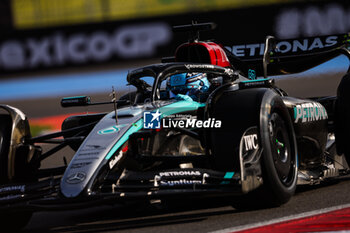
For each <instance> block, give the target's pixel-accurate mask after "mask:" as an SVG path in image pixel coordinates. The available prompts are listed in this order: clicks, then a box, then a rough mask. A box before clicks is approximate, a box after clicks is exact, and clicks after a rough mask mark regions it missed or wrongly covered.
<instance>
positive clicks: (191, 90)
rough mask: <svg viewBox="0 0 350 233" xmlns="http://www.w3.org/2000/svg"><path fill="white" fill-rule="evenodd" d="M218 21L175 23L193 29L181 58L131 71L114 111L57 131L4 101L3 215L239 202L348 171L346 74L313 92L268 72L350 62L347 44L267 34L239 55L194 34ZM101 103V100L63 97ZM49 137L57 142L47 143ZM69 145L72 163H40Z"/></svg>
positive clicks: (278, 200) (279, 194) (275, 201)
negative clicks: (299, 48) (289, 87)
mask: <svg viewBox="0 0 350 233" xmlns="http://www.w3.org/2000/svg"><path fill="white" fill-rule="evenodd" d="M212 27H213V24H210V23H209V24H192V25H183V26H178V27H176V28H175V30H178V31H189V32H191V33H190V35H191V37H190V40H189V42H187V43H184V44H182V45H180V46H179V47H178V49H177V50H176V53H175V57H174V58H167V59H165V60H166V61H165V62H164V63H161V64H155V65H150V66H145V67H142V68H139V69H136V70H133V71H131V72H129V74H128V76H127V81H128V83H129V84H130V85H133V86H134V87H135V88H136V91H134V92H130V93H127V94H125V95H124V96H122V97H121V98H120V99H119V100H116V98H113V100H112V101H111V102H108V104H111V105H112V106H114V108H113V111H111V112H110V113H98V114H86V115H78V116H71V117H68V118H67V119H66V120H65V121H64V122H63V124H62V131H60V132H57V133H52V134H48V135H41V136H37V137H31V133H30V128H29V124H28V121H27V118H26V116H25V115H24V114H23V113H22V112H21V111H20V110H18V109H16V108H14V107H11V106H8V105H0V108H1V109H2V110H3V112H2V114H1V115H0V167H1V169H0V180H1V183H2V185H1V186H0V221H1V223H2V226H6V225H9V227H12V228H13V227H22V226H24V225H25V224H26V223H27V222H28V221H29V219H30V217H31V215H32V213H33V212H34V211H40V210H62V209H70V208H83V207H90V206H92V205H100V204H110V203H124V202H126V201H131V202H132V201H140V200H144V201H147V202H150V203H152V202H153V201H155V200H156V201H158V202H159V201H160V202H163V201H164V202H166V201H167V200H169V199H175V200H176V199H183V198H208V197H222V198H225V200H227V204H228V205H232V206H234V207H235V208H260V207H271V206H279V205H282V204H283V203H286V202H287V201H288V200H289V199H290V198H291V197H292V196H293V194H294V192H295V189H296V186H297V184H315V183H319V182H320V181H323V180H326V179H332V178H336V177H340V176H343V175H347V174H348V171H349V169H348V165H347V162H350V149H349V147H347V145H346V143H347V133H348V132H349V130H350V123H349V120H348V119H350V94H349V92H347V91H346V90H348V89H349V88H350V83H349V82H350V81H349V80H350V77H349V75H348V74H346V75H345V76H344V78H343V80H342V82H341V84H340V85H339V88H338V96H335V97H319V98H312V99H300V98H294V97H290V96H288V95H287V94H286V92H285V91H283V90H281V89H280V88H278V87H277V86H276V85H275V84H274V81H273V79H269V78H268V75H269V76H272V77H273V75H277V74H279V75H281V74H286V73H288V74H290V73H297V72H301V71H302V70H308V69H311V68H313V69H315V68H317V66H318V65H320V64H322V63H324V62H326V61H329V60H331V59H334V58H337V57H342V58H345V59H346V60H347V61H350V55H349V51H348V50H347V49H346V47H345V45H340V46H337V47H336V48H332V49H328V50H327V51H322V52H317V53H312V54H303V55H300V56H293V57H283V56H279V54H278V51H277V52H276V53H275V48H274V43H273V40H274V39H273V37H268V38H267V40H266V43H265V51H264V56H263V59H262V61H261V60H260V61H251V62H243V61H241V60H239V59H238V58H237V57H234V56H233V55H232V54H230V52H229V51H227V50H226V49H225V48H224V47H222V46H220V45H218V44H216V43H213V42H202V41H199V40H198V39H199V38H198V37H197V36H198V32H199V31H201V30H206V29H211V28H212ZM344 38H345V39H344V40H347V38H348V37H347V35H345V37H344ZM272 60H274V62H272ZM347 65H349V64H347ZM300 67H302V68H300ZM259 77H260V78H259ZM150 80H151V81H152V83H153V85H150V84H149V83H150ZM94 104H105V103H92V102H91V100H90V98H89V97H87V96H78V97H70V98H63V99H62V101H61V105H62V106H63V107H72V106H86V105H94ZM111 110H112V109H111ZM44 143H48V144H57V145H56V146H55V147H53V148H51V149H49V150H48V151H45V152H43V149H42V145H43V144H44ZM66 146H69V147H71V148H72V149H73V150H74V151H75V155H74V157H73V158H72V160H71V161H70V163H69V164H68V165H66V166H63V167H56V168H46V169H43V168H40V164H41V161H43V160H44V159H46V158H48V157H49V156H51V155H53V154H55V153H57V152H58V151H60V150H61V149H63V148H64V147H66ZM256 195H259V198H255V197H256ZM12 220H15V221H16V224H12V223H11V221H12Z"/></svg>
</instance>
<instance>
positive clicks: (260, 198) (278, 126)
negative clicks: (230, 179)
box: [232, 92, 298, 210]
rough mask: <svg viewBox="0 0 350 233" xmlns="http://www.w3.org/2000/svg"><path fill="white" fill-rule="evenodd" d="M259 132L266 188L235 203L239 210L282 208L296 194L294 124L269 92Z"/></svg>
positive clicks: (257, 190)
mask: <svg viewBox="0 0 350 233" xmlns="http://www.w3.org/2000/svg"><path fill="white" fill-rule="evenodd" d="M259 130H260V145H261V147H262V150H263V152H262V157H261V161H260V164H261V170H262V178H263V185H262V186H260V187H259V188H258V189H256V190H253V191H251V192H250V193H248V194H246V195H244V196H243V197H241V198H238V199H237V200H234V201H233V203H232V206H233V207H234V208H236V209H239V210H251V209H260V208H271V207H278V206H280V205H282V204H284V203H286V202H288V201H289V200H290V198H291V197H292V196H293V195H294V193H295V189H296V184H297V173H298V168H297V162H298V161H297V146H296V139H295V133H294V128H293V123H292V121H291V119H290V115H289V113H288V110H287V108H286V106H285V105H284V103H283V101H282V99H281V97H280V96H278V95H277V94H276V93H274V92H266V93H265V94H264V97H263V99H262V103H261V109H260V123H259Z"/></svg>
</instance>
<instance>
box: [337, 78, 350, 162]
mask: <svg viewBox="0 0 350 233" xmlns="http://www.w3.org/2000/svg"><path fill="white" fill-rule="evenodd" d="M349 90H350V74H346V75H345V76H344V77H343V79H342V80H341V82H340V84H339V86H338V90H337V99H336V102H335V140H336V147H337V153H338V154H344V156H345V159H346V162H347V163H348V165H349V166H350V147H349V146H348V145H347V139H348V134H349V132H350V121H349V120H350V92H349Z"/></svg>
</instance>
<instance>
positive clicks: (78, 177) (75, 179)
mask: <svg viewBox="0 0 350 233" xmlns="http://www.w3.org/2000/svg"><path fill="white" fill-rule="evenodd" d="M85 178H86V174H85V173H84V172H77V173H73V174H71V175H69V176H68V177H67V178H66V183H69V184H78V183H80V182H82V181H84V180H85Z"/></svg>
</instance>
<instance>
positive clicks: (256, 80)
mask: <svg viewBox="0 0 350 233" xmlns="http://www.w3.org/2000/svg"><path fill="white" fill-rule="evenodd" d="M266 80H269V78H263V79H254V80H247V81H242V83H253V82H261V81H266Z"/></svg>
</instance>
